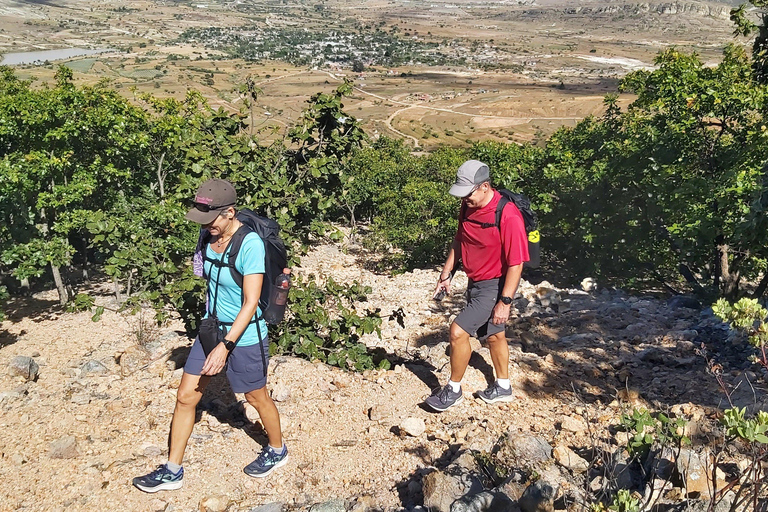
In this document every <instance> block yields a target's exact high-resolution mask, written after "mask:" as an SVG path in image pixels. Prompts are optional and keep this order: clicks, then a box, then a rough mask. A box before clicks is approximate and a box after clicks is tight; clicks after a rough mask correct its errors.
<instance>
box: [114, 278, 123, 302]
mask: <svg viewBox="0 0 768 512" xmlns="http://www.w3.org/2000/svg"><path fill="white" fill-rule="evenodd" d="M112 282H113V283H114V284H115V300H116V301H117V305H118V306H120V305H122V303H123V295H122V294H121V293H120V280H119V279H118V278H117V276H115V277H113V278H112Z"/></svg>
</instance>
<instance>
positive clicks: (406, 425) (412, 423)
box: [400, 417, 427, 437]
mask: <svg viewBox="0 0 768 512" xmlns="http://www.w3.org/2000/svg"><path fill="white" fill-rule="evenodd" d="M400 430H401V431H403V432H405V433H406V434H408V435H409V436H412V437H419V436H420V435H421V434H423V433H424V431H426V430H427V426H426V424H425V423H424V420H423V419H421V418H413V417H411V418H406V419H405V420H404V421H403V422H402V423H400Z"/></svg>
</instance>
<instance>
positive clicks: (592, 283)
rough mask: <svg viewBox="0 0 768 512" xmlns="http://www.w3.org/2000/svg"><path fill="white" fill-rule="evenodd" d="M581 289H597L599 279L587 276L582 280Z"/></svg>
mask: <svg viewBox="0 0 768 512" xmlns="http://www.w3.org/2000/svg"><path fill="white" fill-rule="evenodd" d="M581 289H582V290H584V291H585V292H593V291H595V290H597V281H596V280H595V278H593V277H585V278H584V279H582V280H581Z"/></svg>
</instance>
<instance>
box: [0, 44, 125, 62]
mask: <svg viewBox="0 0 768 512" xmlns="http://www.w3.org/2000/svg"><path fill="white" fill-rule="evenodd" d="M113 51H115V50H114V49H113V48H101V49H97V50H88V49H85V48H62V49H60V50H42V51H36V52H20V53H6V54H5V55H3V60H2V62H0V65H4V66H18V65H20V64H34V63H36V62H40V63H42V62H45V61H49V62H51V61H54V60H61V59H71V58H72V57H82V56H83V55H94V54H97V53H104V52H113Z"/></svg>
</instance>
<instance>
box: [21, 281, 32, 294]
mask: <svg viewBox="0 0 768 512" xmlns="http://www.w3.org/2000/svg"><path fill="white" fill-rule="evenodd" d="M21 289H22V292H21V293H22V295H31V294H32V291H31V290H30V287H29V278H28V277H25V278H24V279H22V280H21Z"/></svg>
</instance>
